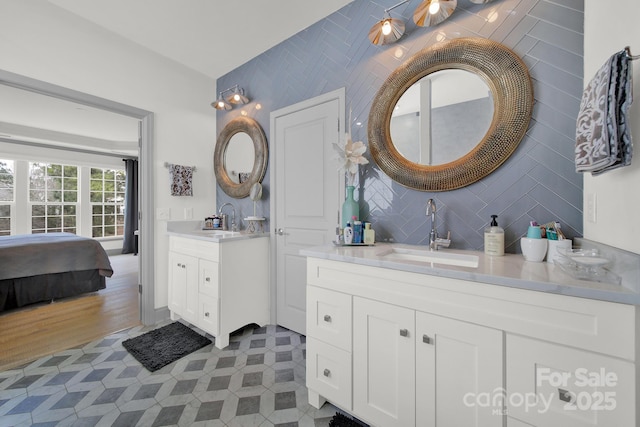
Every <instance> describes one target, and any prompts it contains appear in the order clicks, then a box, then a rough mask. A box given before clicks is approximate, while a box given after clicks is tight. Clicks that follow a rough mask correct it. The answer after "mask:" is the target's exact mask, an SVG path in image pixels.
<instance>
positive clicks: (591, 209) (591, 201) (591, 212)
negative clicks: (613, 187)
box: [585, 193, 598, 223]
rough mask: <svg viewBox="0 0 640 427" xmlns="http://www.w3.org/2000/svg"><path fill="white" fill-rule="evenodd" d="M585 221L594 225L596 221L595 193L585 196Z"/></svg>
mask: <svg viewBox="0 0 640 427" xmlns="http://www.w3.org/2000/svg"><path fill="white" fill-rule="evenodd" d="M585 214H586V216H587V221H589V222H592V223H596V222H597V221H598V209H597V198H596V193H589V194H587V211H586V212H585Z"/></svg>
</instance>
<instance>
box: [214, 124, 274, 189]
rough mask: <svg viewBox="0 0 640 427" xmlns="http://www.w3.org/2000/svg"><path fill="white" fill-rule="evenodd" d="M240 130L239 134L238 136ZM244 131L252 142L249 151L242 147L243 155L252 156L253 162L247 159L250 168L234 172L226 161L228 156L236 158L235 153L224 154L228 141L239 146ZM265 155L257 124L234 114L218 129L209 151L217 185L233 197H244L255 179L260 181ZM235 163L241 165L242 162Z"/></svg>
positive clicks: (266, 147) (260, 129) (266, 154)
mask: <svg viewBox="0 0 640 427" xmlns="http://www.w3.org/2000/svg"><path fill="white" fill-rule="evenodd" d="M241 133H243V134H242V135H239V134H241ZM244 134H246V135H248V137H249V138H250V139H251V141H252V142H253V147H252V148H253V150H244V151H247V155H250V156H252V157H253V162H252V163H251V162H250V164H252V167H251V171H239V170H238V171H236V170H235V168H234V167H231V169H230V165H227V160H228V159H229V160H230V157H234V158H236V157H237V155H236V154H239V153H235V154H234V155H233V156H232V155H229V156H227V154H229V153H227V151H228V150H229V147H230V144H231V143H232V141H236V144H239V146H240V147H242V142H243V140H244V139H245V137H246V135H244ZM234 136H236V138H234ZM238 137H242V138H238ZM240 154H241V153H240ZM268 158H269V148H268V146H267V138H266V137H265V135H264V131H263V130H262V127H261V126H260V124H259V123H258V122H256V121H255V120H254V119H250V118H248V117H237V118H235V119H233V120H231V121H230V122H229V123H227V125H226V126H225V127H224V129H222V132H220V135H219V136H218V141H217V142H216V148H215V151H214V154H213V169H214V172H215V175H216V180H217V182H218V185H219V186H220V188H222V191H224V192H225V193H227V194H228V195H229V196H231V197H234V198H236V199H242V198H244V197H247V196H248V195H249V193H250V192H251V186H252V185H253V184H255V183H256V182H261V181H262V178H264V174H265V173H266V171H267V160H268ZM237 164H242V162H240V163H237ZM232 169H233V170H232Z"/></svg>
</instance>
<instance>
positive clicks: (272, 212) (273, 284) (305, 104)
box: [269, 87, 346, 325]
mask: <svg viewBox="0 0 640 427" xmlns="http://www.w3.org/2000/svg"><path fill="white" fill-rule="evenodd" d="M334 99H337V100H338V104H339V109H340V112H339V113H338V132H339V133H340V134H344V132H345V129H346V126H345V121H346V119H345V117H346V115H345V102H346V88H345V87H341V88H339V89H336V90H333V91H331V92H327V93H324V94H322V95H318V96H316V97H313V98H309V99H306V100H304V101H300V102H298V103H295V104H292V105H289V106H287V107H283V108H281V109H279V110H274V111H272V112H271V114H270V116H269V141H271V144H270V147H269V183H270V187H271V189H272V190H275V188H276V173H275V171H276V168H277V167H278V165H277V164H276V150H277V147H276V119H277V118H279V117H282V116H286V115H288V114H291V113H294V112H296V111H300V110H305V109H307V108H311V107H315V106H316V105H320V104H324V103H325V102H329V101H332V100H334ZM338 186H339V188H338V189H337V190H338V192H337V194H336V197H337V198H338V202H339V201H340V200H341V199H340V195H341V194H344V186H345V184H344V179H340V180H339V184H338ZM275 200H276V199H275V197H270V202H271V203H269V218H271V223H270V228H271V229H270V230H269V235H270V236H271V238H270V245H271V247H270V253H271V259H270V267H271V277H270V280H269V299H270V303H269V307H270V310H269V311H270V320H269V323H271V324H272V325H275V324H276V320H277V319H276V314H277V309H278V306H277V303H278V300H277V294H276V292H277V283H278V275H277V261H278V254H277V252H276V250H277V246H276V243H277V242H276V237H277V235H276V229H277V225H278V224H275V218H276V206H275ZM338 204H339V203H338Z"/></svg>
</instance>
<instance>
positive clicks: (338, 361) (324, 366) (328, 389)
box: [307, 337, 351, 411]
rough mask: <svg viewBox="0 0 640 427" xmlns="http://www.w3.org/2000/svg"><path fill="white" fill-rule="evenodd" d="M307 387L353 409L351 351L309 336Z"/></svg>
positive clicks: (342, 405) (345, 408)
mask: <svg viewBox="0 0 640 427" xmlns="http://www.w3.org/2000/svg"><path fill="white" fill-rule="evenodd" d="M307 387H308V388H309V389H311V390H313V391H315V392H316V393H318V394H320V395H321V396H322V397H324V398H325V399H327V400H330V401H331V402H333V403H335V404H336V405H338V406H340V407H341V408H342V409H344V410H347V411H349V410H351V353H349V352H347V351H344V350H341V349H339V348H336V347H334V346H332V345H329V344H326V343H324V342H322V341H318V340H317V339H314V338H311V337H309V338H307Z"/></svg>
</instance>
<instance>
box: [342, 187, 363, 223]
mask: <svg viewBox="0 0 640 427" xmlns="http://www.w3.org/2000/svg"><path fill="white" fill-rule="evenodd" d="M354 189H355V187H354V186H353V185H349V186H347V198H346V199H344V203H343V204H342V228H345V227H346V226H347V222H352V218H353V217H354V216H355V217H356V218H360V207H359V206H358V202H356V201H355V199H354V198H353V190H354Z"/></svg>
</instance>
